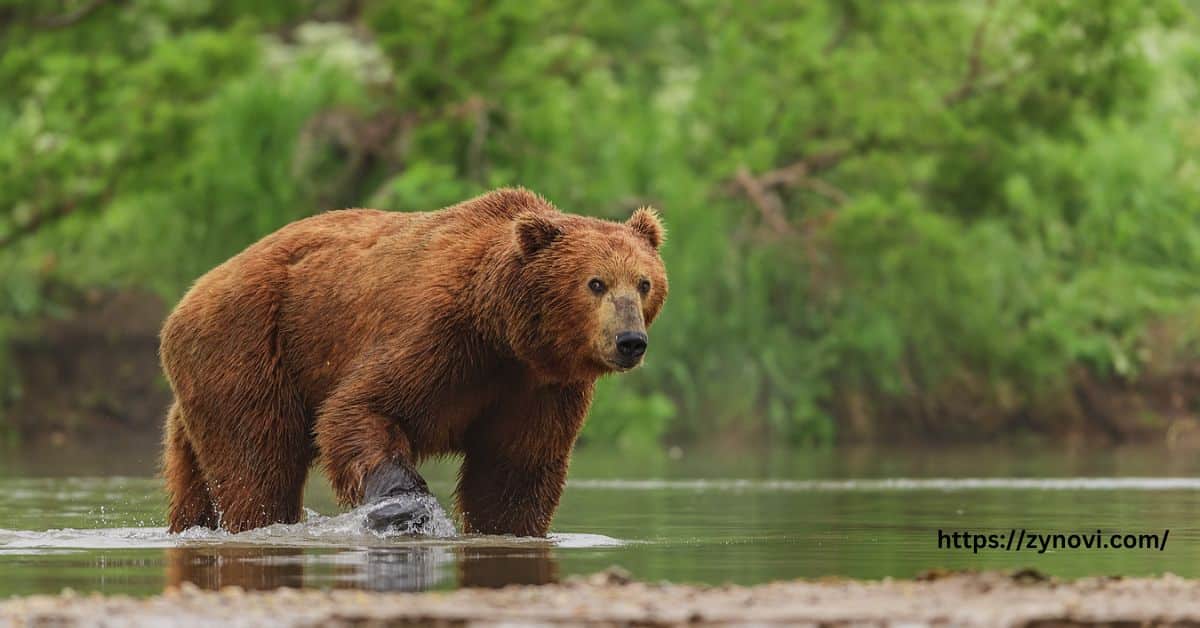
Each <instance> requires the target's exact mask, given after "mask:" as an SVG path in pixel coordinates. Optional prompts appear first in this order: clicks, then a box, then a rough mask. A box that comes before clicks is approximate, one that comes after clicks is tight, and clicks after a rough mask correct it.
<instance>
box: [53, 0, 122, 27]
mask: <svg viewBox="0 0 1200 628" xmlns="http://www.w3.org/2000/svg"><path fill="white" fill-rule="evenodd" d="M111 1H113V0H89V2H86V3H84V4H83V5H82V6H80V7H79V8H78V9H75V10H74V11H71V12H70V13H67V14H64V15H56V16H54V17H48V18H43V19H41V20H38V21H37V22H36V26H40V27H42V28H66V27H68V26H72V25H74V24H77V23H79V22H80V21H82V20H83V19H84V18H85V17H87V16H89V15H91V14H92V13H94V12H95V11H96V9H99V8H100V7H102V6H104V5H105V4H108V3H109V2H111ZM116 1H117V2H120V1H121V0H116Z"/></svg>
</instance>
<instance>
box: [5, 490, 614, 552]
mask: <svg viewBox="0 0 1200 628" xmlns="http://www.w3.org/2000/svg"><path fill="white" fill-rule="evenodd" d="M428 499H430V500H432V499H433V498H432V497H428ZM435 504H436V502H435ZM374 507H375V506H374V505H372V506H363V507H359V508H355V509H354V510H351V511H348V512H344V513H340V514H336V515H322V514H320V513H318V512H316V511H313V510H310V509H307V508H306V509H305V511H304V512H305V518H304V521H301V522H300V523H291V524H288V523H277V524H274V525H269V526H266V527H262V528H257V529H254V530H249V531H246V532H241V533H238V534H231V533H229V532H226V531H224V530H210V529H208V528H190V529H188V530H185V531H183V532H181V533H180V534H169V533H168V532H167V529H166V528H162V527H132V528H131V527H124V528H94V529H76V528H62V529H53V530H5V529H0V553H4V554H11V553H37V552H39V551H44V550H51V549H109V548H131V549H132V548H137V549H153V548H169V547H195V546H215V545H228V546H277V547H313V548H346V547H361V548H368V547H422V546H425V547H428V546H460V545H461V546H480V547H529V546H551V547H562V548H589V547H616V546H620V545H624V542H623V541H620V540H618V539H614V538H612V537H607V536H604V535H600V534H570V533H558V534H551V535H549V536H548V537H547V538H544V539H543V538H532V537H512V536H484V535H470V536H459V535H457V533H456V531H455V529H454V524H453V522H451V520H450V518H449V517H448V516H446V514H445V512H444V511H443V510H442V509H441V508H437V509H436V510H432V512H433V513H435V516H434V517H432V518H431V519H430V520H429V521H428V522H427V523H426V524H425V525H424V526H423V527H422V529H421V530H420V531H419V532H420V534H417V535H411V534H406V533H405V532H407V531H389V532H388V533H384V534H380V533H377V532H374V531H372V530H370V529H369V527H368V526H367V525H366V522H367V514H368V513H369V512H370V511H371V510H372V509H373V508H374Z"/></svg>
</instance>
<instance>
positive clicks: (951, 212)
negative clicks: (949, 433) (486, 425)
mask: <svg viewBox="0 0 1200 628" xmlns="http://www.w3.org/2000/svg"><path fill="white" fill-rule="evenodd" d="M89 4H90V3H82V2H71V1H62V2H48V3H25V2H12V1H8V0H6V1H0V17H5V18H7V19H6V20H3V22H4V23H5V24H7V25H6V26H0V38H2V39H3V40H4V42H5V43H4V46H5V49H4V54H3V56H2V57H0V83H2V84H4V85H5V86H6V89H5V90H3V91H2V92H0V242H5V241H10V242H9V243H8V244H6V245H4V246H3V248H0V272H2V273H3V274H4V277H5V280H4V282H3V285H2V286H0V336H4V335H9V336H11V335H12V334H16V333H20V332H21V330H22V329H25V328H26V323H27V322H29V321H36V320H37V319H38V318H40V317H43V316H46V315H48V314H53V313H54V312H55V311H56V309H58V308H59V307H60V305H62V304H63V303H65V302H67V301H69V294H70V292H71V290H78V289H82V288H87V287H93V286H105V287H108V286H116V287H150V288H152V289H154V290H157V291H158V292H159V293H160V294H162V295H163V296H164V297H165V298H167V299H173V298H176V297H177V296H178V295H179V294H180V293H181V291H182V290H183V289H184V288H185V287H186V286H187V285H188V283H189V282H190V281H191V280H192V279H193V278H194V277H196V276H198V275H199V274H201V273H202V272H204V271H205V270H206V269H207V268H209V267H211V266H213V265H215V264H216V263H219V262H220V261H221V260H223V259H224V258H226V257H228V256H229V255H231V254H232V253H234V252H236V251H237V250H239V249H240V248H242V247H244V246H245V245H246V244H248V243H250V242H252V241H253V240H254V239H256V238H258V237H260V236H262V235H263V234H265V233H268V232H270V231H271V230H273V229H274V228H276V227H278V226H279V225H281V224H283V223H286V222H288V221H290V220H293V219H296V218H299V217H301V216H304V215H308V214H310V213H312V212H315V211H318V210H320V209H324V208H327V207H331V206H347V205H371V206H380V207H388V208H391V209H396V210H419V209H429V208H434V207H439V206H444V205H447V204H450V203H453V202H455V201H458V200H461V199H463V198H466V197H468V196H471V195H473V194H476V193H479V192H481V191H484V190H486V189H489V188H491V187H495V186H498V185H508V184H520V185H525V186H527V187H530V188H532V189H535V190H537V191H539V192H541V193H543V194H544V195H546V196H547V197H549V198H551V199H553V200H554V201H555V202H556V203H557V204H559V206H560V207H562V208H563V209H565V210H568V211H573V212H580V213H587V214H592V215H598V216H603V217H609V218H614V219H619V218H624V217H625V216H626V215H628V212H629V211H630V210H632V209H633V208H634V207H636V206H637V205H639V204H642V203H652V204H654V205H656V206H658V207H660V208H661V210H662V211H663V214H664V216H665V219H666V221H667V225H668V228H669V236H668V242H667V244H666V245H665V247H664V249H663V254H664V256H665V258H666V261H667V266H668V269H669V272H670V277H671V298H670V300H669V302H668V306H667V309H666V310H665V312H664V314H663V316H662V318H661V320H660V322H659V323H657V324H656V326H655V328H654V330H653V334H652V337H653V343H652V344H653V347H652V350H651V351H650V354H649V361H648V363H647V365H646V367H645V368H644V369H642V370H641V371H640V372H638V373H636V374H634V375H631V376H623V377H621V378H614V379H612V380H606V381H605V382H604V383H603V384H602V386H601V389H600V391H599V393H598V398H597V402H596V406H595V411H594V413H593V418H592V421H591V423H590V425H589V428H588V432H587V438H588V439H589V440H591V441H595V442H615V443H623V444H625V445H631V444H634V443H642V444H645V443H652V442H657V441H659V440H661V439H663V438H665V437H670V438H679V439H687V438H712V437H714V435H716V434H727V433H741V434H748V435H764V434H765V435H772V436H775V437H779V438H783V439H787V440H790V441H793V442H808V443H826V442H829V441H831V440H832V439H833V438H834V437H835V435H836V434H835V429H834V427H835V418H836V417H835V415H837V414H838V410H837V408H839V407H840V404H842V402H843V401H845V400H846V399H849V398H852V397H853V398H857V397H862V396H866V397H871V398H874V399H878V400H882V401H884V402H886V400H887V399H890V398H896V397H920V396H922V395H944V394H946V391H947V390H953V389H954V388H955V387H956V386H959V385H961V383H962V382H964V381H969V382H972V386H974V387H982V388H983V389H985V390H986V391H989V392H987V393H986V394H985V397H986V398H987V400H988V402H989V403H991V404H992V405H994V406H995V407H997V408H1000V407H1010V406H1012V405H1013V404H1014V403H1015V404H1020V403H1026V402H1030V401H1032V400H1034V399H1036V398H1037V396H1038V395H1040V394H1042V393H1043V392H1044V391H1047V390H1052V389H1053V388H1054V387H1055V386H1057V385H1061V384H1062V383H1063V382H1064V381H1065V380H1066V378H1067V377H1068V375H1069V373H1071V372H1073V370H1075V369H1078V368H1084V369H1087V370H1088V371H1089V372H1092V373H1094V374H1096V375H1098V376H1102V377H1107V376H1119V377H1126V378H1133V377H1135V376H1136V374H1137V373H1138V372H1139V371H1140V370H1141V369H1143V368H1145V367H1146V366H1147V364H1146V363H1145V360H1146V358H1145V357H1144V356H1145V354H1146V352H1145V351H1143V350H1141V345H1140V343H1142V341H1143V337H1144V335H1145V332H1146V329H1147V326H1148V325H1151V324H1153V323H1154V322H1155V321H1159V320H1162V319H1164V318H1168V317H1178V316H1179V315H1180V314H1181V313H1183V312H1189V311H1191V312H1194V311H1195V307H1196V305H1197V295H1200V200H1198V199H1200V194H1198V192H1200V189H1198V188H1200V172H1198V170H1200V164H1198V162H1197V161H1196V158H1195V155H1196V154H1197V148H1198V147H1200V117H1198V116H1197V113H1196V111H1195V109H1194V103H1195V102H1196V101H1197V100H1196V97H1197V95H1198V94H1197V81H1196V77H1197V76H1198V75H1200V74H1198V70H1200V48H1198V47H1197V45H1196V43H1195V41H1196V37H1195V35H1196V18H1195V16H1194V15H1193V14H1192V13H1191V12H1189V11H1188V9H1187V8H1185V5H1181V4H1179V3H1177V2H1173V1H1171V0H1156V1H1153V2H1144V1H1142V0H1114V1H1112V2H1106V3H1100V4H1098V3H1094V2H1091V1H1089V0H1074V1H1069V2H1055V3H1048V2H1041V1H1039V0H997V1H996V2H977V1H975V0H961V1H952V2H904V3H901V2H887V3H881V2H873V1H870V0H854V1H842V0H836V1H835V0H827V1H823V2H803V3H797V2H782V1H780V2H756V3H722V2H712V1H707V0H691V1H688V2H640V3H627V4H623V5H622V6H621V10H619V11H614V10H613V7H612V5H609V4H606V3H587V2H549V1H538V2H524V1H516V0H509V1H504V0H497V1H495V2H487V3H461V2H442V1H437V0H421V1H419V2H415V3H414V2H409V3H388V2H365V3H361V4H362V5H363V6H362V7H361V10H358V9H356V5H357V4H359V3H344V6H341V5H342V4H343V3H336V2H335V3H318V2H277V1H270V2H254V3H251V2H237V3H217V2H211V3H210V2H175V1H171V0H131V1H130V2H125V3H119V4H118V3H113V4H111V5H107V4H105V5H99V6H98V8H95V9H94V10H92V11H91V12H90V13H87V14H86V15H82V16H81V17H79V18H78V19H77V20H76V21H75V22H74V23H72V24H69V25H66V26H48V25H47V24H55V23H57V22H59V21H61V18H62V17H63V16H69V15H72V14H73V12H74V11H75V10H76V9H79V8H80V7H84V6H85V5H89ZM1193 318H1194V317H1193ZM1181 333H1183V334H1187V335H1188V336H1187V337H1189V338H1191V337H1195V332H1194V330H1191V329H1189V330H1185V331H1183V332H1181ZM12 378H13V376H12V375H11V374H10V375H8V376H7V377H6V378H5V379H0V383H2V382H5V381H9V382H10V381H11V380H12ZM2 390H3V388H2V387H0V391H2ZM1013 391H1019V392H1015V393H1014V392H1013ZM1014 397H1015V399H1014ZM953 419H954V417H946V420H947V421H952V420H953Z"/></svg>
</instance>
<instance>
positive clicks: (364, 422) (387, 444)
mask: <svg viewBox="0 0 1200 628" xmlns="http://www.w3.org/2000/svg"><path fill="white" fill-rule="evenodd" d="M373 381H377V380H373V379H372V378H368V377H359V378H354V379H351V380H350V381H348V382H346V383H345V384H344V385H343V386H342V387H340V388H339V389H338V390H337V391H336V392H335V393H334V394H333V395H332V396H330V398H329V399H328V400H327V401H326V403H325V405H324V406H323V407H322V410H321V413H320V415H319V416H318V417H317V425H316V441H317V447H318V448H319V449H320V452H321V462H322V466H323V468H324V470H325V474H326V476H327V477H328V478H329V482H330V484H332V486H333V491H334V493H335V494H336V495H337V498H338V501H339V502H341V504H342V505H343V506H359V505H364V504H365V505H368V506H369V505H377V507H375V508H372V509H371V510H370V511H369V512H368V513H367V524H368V525H369V526H370V527H371V528H372V529H373V530H375V531H378V532H383V531H386V530H389V529H393V530H397V531H404V532H411V533H417V534H421V533H425V532H426V531H427V528H426V526H427V524H429V523H430V522H432V521H433V520H434V519H435V518H437V517H438V516H439V515H440V516H441V518H442V519H445V515H444V513H442V512H441V509H440V508H439V507H438V505H437V500H436V499H435V498H434V497H433V495H431V494H430V492H429V487H428V485H426V483H425V480H424V479H423V478H422V477H421V476H420V474H418V473H417V470H416V467H415V466H414V465H413V451H412V446H411V444H410V442H409V440H408V436H407V435H406V434H405V433H404V430H403V428H402V427H401V426H400V424H399V422H397V421H396V420H395V419H393V418H391V416H390V415H389V414H385V413H384V412H383V411H382V410H383V409H384V403H383V400H381V399H379V395H378V392H377V391H380V390H384V391H386V390H391V388H388V387H387V386H386V385H383V384H372V382H373Z"/></svg>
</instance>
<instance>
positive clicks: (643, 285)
mask: <svg viewBox="0 0 1200 628" xmlns="http://www.w3.org/2000/svg"><path fill="white" fill-rule="evenodd" d="M638 292H640V293H642V294H650V280H649V279H642V280H641V281H639V282H638Z"/></svg>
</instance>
